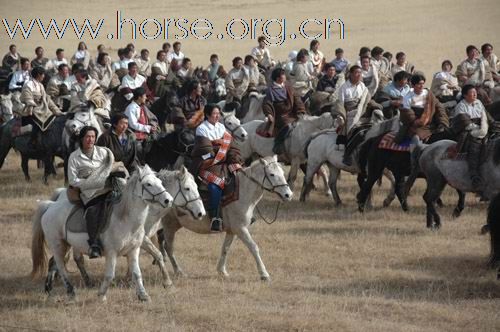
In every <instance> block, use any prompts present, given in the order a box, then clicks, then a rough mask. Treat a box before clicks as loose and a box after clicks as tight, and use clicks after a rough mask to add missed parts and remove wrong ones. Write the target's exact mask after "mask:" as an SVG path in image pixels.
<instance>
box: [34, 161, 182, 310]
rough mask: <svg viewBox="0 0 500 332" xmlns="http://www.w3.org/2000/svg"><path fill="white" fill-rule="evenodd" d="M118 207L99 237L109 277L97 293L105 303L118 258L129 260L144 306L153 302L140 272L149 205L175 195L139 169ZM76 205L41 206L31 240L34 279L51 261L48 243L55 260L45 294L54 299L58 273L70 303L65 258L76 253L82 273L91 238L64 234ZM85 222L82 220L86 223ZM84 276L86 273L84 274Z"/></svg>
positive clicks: (47, 203)
mask: <svg viewBox="0 0 500 332" xmlns="http://www.w3.org/2000/svg"><path fill="white" fill-rule="evenodd" d="M123 192H124V194H123V197H122V198H121V200H120V202H118V203H116V204H115V205H113V207H112V210H111V213H110V216H109V221H108V225H107V226H106V229H105V230H104V231H103V232H102V233H101V235H100V239H101V242H102V243H103V247H104V250H103V255H104V256H105V257H106V273H105V277H104V281H103V283H102V285H101V287H100V289H99V293H98V294H99V297H100V298H101V300H105V299H106V292H107V290H108V287H109V285H110V283H111V282H112V280H113V278H114V276H115V267H116V261H117V257H118V256H127V259H128V264H129V269H130V274H131V275H132V279H133V281H134V282H135V285H136V293H137V296H138V297H139V300H141V301H149V300H150V298H149V295H148V294H147V293H146V290H145V289H144V285H143V282H142V276H141V270H140V267H139V252H140V246H141V244H142V242H143V238H144V223H145V222H146V218H147V215H148V210H149V205H150V204H152V203H158V204H161V205H163V206H165V207H166V206H168V205H169V204H171V202H172V196H171V195H170V194H169V193H168V192H167V191H166V190H165V188H164V187H163V185H162V183H161V181H160V179H158V178H157V177H156V175H155V173H153V171H151V169H150V168H149V167H148V166H145V167H144V168H140V167H139V168H138V169H137V171H136V172H134V174H133V175H132V176H131V177H130V179H129V180H128V181H127V184H126V185H125V188H124V191H123ZM74 206H75V205H73V204H71V203H69V202H68V201H67V200H62V199H61V200H57V201H55V202H53V201H42V202H41V203H40V204H39V206H38V210H37V211H36V213H35V216H34V218H33V237H32V248H31V253H32V259H33V270H32V276H33V277H34V276H37V275H39V274H40V273H42V271H44V270H45V269H46V265H47V259H46V251H45V243H46V242H47V245H48V247H49V250H50V252H51V253H52V254H53V256H54V260H53V261H52V262H51V263H52V265H53V264H55V267H54V266H49V275H48V276H47V281H46V286H45V290H46V291H47V292H48V293H49V294H50V291H51V290H52V283H53V279H54V276H55V274H56V273H59V275H60V276H61V278H62V280H63V283H64V285H65V287H66V291H67V294H68V296H69V297H70V299H73V298H74V297H75V290H74V287H73V285H72V284H71V283H70V281H69V279H68V275H67V271H66V266H65V261H64V257H65V255H66V253H67V251H68V250H69V248H70V247H71V248H73V253H74V256H75V258H76V261H77V266H78V268H79V269H80V271H82V270H83V271H84V267H83V255H84V254H86V253H87V252H88V250H89V246H88V243H87V240H88V234H87V233H74V232H71V231H70V230H68V229H66V221H67V219H68V216H69V215H70V213H71V212H72V210H73V208H74ZM83 222H85V221H84V220H83V218H82V223H83ZM82 273H83V272H82Z"/></svg>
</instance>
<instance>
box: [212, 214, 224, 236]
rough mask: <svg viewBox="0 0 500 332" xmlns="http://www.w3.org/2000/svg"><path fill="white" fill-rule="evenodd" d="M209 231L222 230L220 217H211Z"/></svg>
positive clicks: (218, 231) (217, 231) (216, 231)
mask: <svg viewBox="0 0 500 332" xmlns="http://www.w3.org/2000/svg"><path fill="white" fill-rule="evenodd" d="M210 232H212V233H220V232H222V219H221V218H217V217H214V218H212V221H211V224H210Z"/></svg>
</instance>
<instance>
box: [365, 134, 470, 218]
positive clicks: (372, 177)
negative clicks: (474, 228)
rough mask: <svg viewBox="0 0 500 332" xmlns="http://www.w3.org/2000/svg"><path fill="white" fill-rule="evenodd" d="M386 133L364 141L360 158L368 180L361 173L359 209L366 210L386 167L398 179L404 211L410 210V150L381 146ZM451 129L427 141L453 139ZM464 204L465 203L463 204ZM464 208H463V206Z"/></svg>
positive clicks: (397, 194) (397, 185)
mask: <svg viewBox="0 0 500 332" xmlns="http://www.w3.org/2000/svg"><path fill="white" fill-rule="evenodd" d="M384 136H385V134H383V135H380V136H378V137H376V138H373V139H371V140H368V141H367V142H365V143H363V146H362V148H361V152H360V156H364V157H362V158H361V160H360V166H361V169H362V170H364V169H366V170H367V174H366V180H363V179H365V175H364V174H360V176H359V177H358V182H360V181H363V182H360V183H359V185H360V188H361V190H360V192H359V193H358V194H357V196H356V198H357V201H358V210H359V211H360V212H364V209H365V204H366V201H367V199H368V196H369V195H370V193H371V191H372V187H373V185H374V184H375V182H377V181H378V179H380V177H381V176H382V173H383V171H384V169H385V168H387V169H388V170H390V171H391V172H392V174H393V175H394V178H395V181H396V196H397V198H398V200H399V202H400V204H401V208H402V209H403V211H408V203H407V201H406V194H405V181H404V180H405V177H406V176H409V175H410V174H411V170H412V162H411V155H410V152H409V151H393V150H387V149H383V148H380V147H379V145H380V141H381V140H382V138H383V137H384ZM450 136H451V134H450V131H449V130H445V131H443V132H439V133H435V134H433V135H431V137H429V139H428V140H427V142H426V143H429V144H430V143H433V142H437V141H439V140H443V139H451V137H450ZM462 206H463V204H462ZM462 209H463V208H462Z"/></svg>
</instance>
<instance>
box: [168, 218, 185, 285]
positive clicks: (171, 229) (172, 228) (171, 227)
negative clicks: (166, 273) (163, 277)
mask: <svg viewBox="0 0 500 332" xmlns="http://www.w3.org/2000/svg"><path fill="white" fill-rule="evenodd" d="M179 229H181V225H180V224H179V223H178V222H176V224H172V223H170V222H169V223H168V224H163V235H164V242H163V246H162V247H163V248H165V251H166V253H167V256H168V259H169V260H170V264H172V267H173V269H174V274H175V276H176V277H186V276H187V275H186V273H184V271H182V269H181V267H180V266H179V264H178V263H177V259H176V257H175V255H174V241H175V233H177V231H178V230H179Z"/></svg>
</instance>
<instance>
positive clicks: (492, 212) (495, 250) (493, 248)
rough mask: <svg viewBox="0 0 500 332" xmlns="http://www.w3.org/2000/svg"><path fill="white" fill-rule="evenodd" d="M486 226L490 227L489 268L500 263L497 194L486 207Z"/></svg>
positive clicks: (499, 205) (499, 210) (499, 199)
mask: <svg viewBox="0 0 500 332" xmlns="http://www.w3.org/2000/svg"><path fill="white" fill-rule="evenodd" d="M487 221H488V225H489V226H490V227H489V228H490V260H489V264H490V266H491V267H495V265H496V264H498V263H499V262H500V194H497V195H496V196H495V197H494V198H493V199H492V200H491V202H490V205H489V207H488V219H487Z"/></svg>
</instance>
